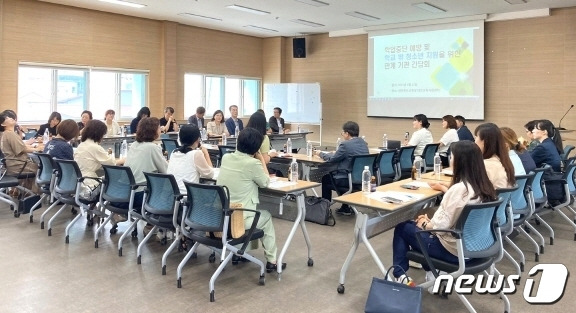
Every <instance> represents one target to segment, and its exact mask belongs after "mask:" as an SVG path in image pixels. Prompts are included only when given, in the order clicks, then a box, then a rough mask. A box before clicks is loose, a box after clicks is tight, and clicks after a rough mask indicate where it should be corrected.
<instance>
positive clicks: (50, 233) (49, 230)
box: [48, 228, 52, 236]
mask: <svg viewBox="0 0 576 313" xmlns="http://www.w3.org/2000/svg"><path fill="white" fill-rule="evenodd" d="M48 236H52V228H50V229H48Z"/></svg>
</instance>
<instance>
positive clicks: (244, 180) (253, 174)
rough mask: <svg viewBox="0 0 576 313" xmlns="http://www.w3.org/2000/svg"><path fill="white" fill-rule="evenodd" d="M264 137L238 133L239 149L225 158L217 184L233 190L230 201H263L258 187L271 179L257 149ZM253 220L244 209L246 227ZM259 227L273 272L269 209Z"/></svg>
mask: <svg viewBox="0 0 576 313" xmlns="http://www.w3.org/2000/svg"><path fill="white" fill-rule="evenodd" d="M263 140H264V136H263V135H262V134H261V133H260V132H259V131H258V130H256V129H255V128H246V129H244V130H243V131H241V132H240V135H239V136H238V140H237V142H236V143H237V146H236V151H235V152H234V153H228V154H225V155H224V156H223V157H222V164H221V166H220V173H219V174H218V179H217V181H216V184H218V185H224V186H227V187H228V190H229V191H230V203H240V204H242V207H243V208H245V209H250V210H256V205H257V204H258V203H260V200H259V198H258V187H266V186H268V182H269V181H270V177H269V176H268V169H267V168H266V163H265V162H264V158H263V157H262V155H261V154H260V152H259V151H258V150H259V149H260V145H261V144H262V141H263ZM253 219H254V213H253V212H246V211H245V212H244V225H245V227H246V228H249V227H250V225H252V221H253ZM257 228H259V229H262V230H263V231H264V237H262V238H261V239H260V240H261V241H262V246H263V247H264V254H265V256H266V271H267V272H268V273H270V272H274V271H276V270H277V267H276V254H277V251H278V248H277V246H276V234H275V232H274V225H273V224H272V216H271V215H270V212H268V211H260V219H258V225H257ZM285 267H286V263H283V264H282V269H284V268H285Z"/></svg>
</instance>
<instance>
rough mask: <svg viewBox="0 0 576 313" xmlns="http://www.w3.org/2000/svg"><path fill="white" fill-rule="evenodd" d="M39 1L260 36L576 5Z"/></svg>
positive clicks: (543, 1) (391, 0) (497, 0)
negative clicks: (430, 7)
mask: <svg viewBox="0 0 576 313" xmlns="http://www.w3.org/2000/svg"><path fill="white" fill-rule="evenodd" d="M38 1H43V2H51V3H57V4H63V5H68V6H75V7H81V8H87V9H92V10H98V11H106V12H113V13H118V14H124V15H131V16H137V17H143V18H149V19H155V20H166V21H172V22H178V23H181V24H185V25H192V26H198V27H204V28H209V29H216V30H222V31H227V32H232V33H238V34H245V35H250V36H255V37H262V38H265V37H276V36H286V37H293V36H302V35H307V34H316V33H329V32H334V31H346V30H357V29H362V28H363V27H366V26H378V25H385V24H397V23H403V22H415V21H423V20H433V19H442V18H450V17H460V16H469V15H477V14H494V13H509V12H517V11H527V10H535V9H544V8H551V9H552V8H563V7H572V6H576V0H508V1H510V2H520V4H510V3H508V2H506V1H505V0H426V2H428V3H430V4H432V5H434V6H436V7H439V8H442V9H444V10H446V12H440V13H432V12H428V11H425V10H423V9H420V8H418V7H415V6H413V4H415V3H422V2H424V0H321V1H322V2H324V3H327V4H328V5H325V6H319V7H317V6H312V5H309V4H305V3H302V2H299V1H304V0H126V1H129V2H133V3H139V4H143V5H146V6H145V7H144V8H131V7H126V6H122V5H117V4H111V3H106V2H102V1H99V0H38ZM522 2H526V3H522ZM230 5H238V6H242V7H249V8H253V9H257V10H261V11H266V12H269V13H270V14H264V15H258V14H254V13H250V12H244V11H239V10H234V9H230V8H227V6H230ZM353 11H357V12H360V13H363V14H368V15H371V16H374V17H377V18H379V19H378V20H375V21H367V20H364V19H359V18H356V17H352V16H349V15H346V13H347V12H353ZM181 13H191V14H195V15H196V16H192V15H188V16H185V15H181ZM198 15H200V16H204V17H209V18H204V17H199V16H198ZM298 19H299V20H304V21H309V22H314V23H317V24H322V25H323V26H317V27H312V26H308V25H302V24H297V23H295V22H292V20H298ZM248 25H252V26H256V27H261V28H265V29H268V30H265V29H259V28H254V27H252V26H248ZM247 26H248V27H247Z"/></svg>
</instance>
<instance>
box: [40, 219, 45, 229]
mask: <svg viewBox="0 0 576 313" xmlns="http://www.w3.org/2000/svg"><path fill="white" fill-rule="evenodd" d="M40 229H44V221H42V223H40Z"/></svg>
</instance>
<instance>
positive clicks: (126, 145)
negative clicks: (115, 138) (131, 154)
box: [120, 139, 128, 158]
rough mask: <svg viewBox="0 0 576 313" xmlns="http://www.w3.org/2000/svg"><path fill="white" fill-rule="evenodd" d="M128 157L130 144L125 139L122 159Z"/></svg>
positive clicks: (121, 154)
mask: <svg viewBox="0 0 576 313" xmlns="http://www.w3.org/2000/svg"><path fill="white" fill-rule="evenodd" d="M127 155H128V142H126V139H124V140H122V146H120V157H121V158H126V156H127Z"/></svg>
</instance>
